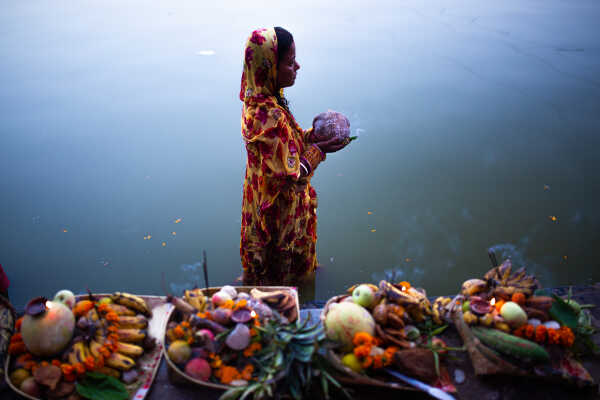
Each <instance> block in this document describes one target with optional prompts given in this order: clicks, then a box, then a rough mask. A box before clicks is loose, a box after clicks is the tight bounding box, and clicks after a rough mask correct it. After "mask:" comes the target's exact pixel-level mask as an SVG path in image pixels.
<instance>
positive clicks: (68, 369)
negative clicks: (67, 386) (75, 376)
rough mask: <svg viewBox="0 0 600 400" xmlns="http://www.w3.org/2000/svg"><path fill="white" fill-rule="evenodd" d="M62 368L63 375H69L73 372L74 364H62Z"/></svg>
mask: <svg viewBox="0 0 600 400" xmlns="http://www.w3.org/2000/svg"><path fill="white" fill-rule="evenodd" d="M60 369H61V371H62V373H63V375H69V374H72V373H73V366H72V365H71V364H60Z"/></svg>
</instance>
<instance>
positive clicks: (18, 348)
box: [8, 342, 27, 356]
mask: <svg viewBox="0 0 600 400" xmlns="http://www.w3.org/2000/svg"><path fill="white" fill-rule="evenodd" d="M26 351H27V348H26V347H25V343H23V342H15V343H11V344H9V345H8V354H10V355H12V356H14V355H17V354H21V353H25V352H26Z"/></svg>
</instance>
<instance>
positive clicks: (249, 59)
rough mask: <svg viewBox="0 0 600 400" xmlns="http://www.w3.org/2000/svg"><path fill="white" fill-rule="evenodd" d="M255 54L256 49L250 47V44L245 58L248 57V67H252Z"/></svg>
mask: <svg viewBox="0 0 600 400" xmlns="http://www.w3.org/2000/svg"><path fill="white" fill-rule="evenodd" d="M253 56H254V50H253V49H252V47H250V46H248V47H246V54H245V58H246V64H248V67H250V64H251V63H252V57H253Z"/></svg>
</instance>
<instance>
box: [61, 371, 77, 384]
mask: <svg viewBox="0 0 600 400" xmlns="http://www.w3.org/2000/svg"><path fill="white" fill-rule="evenodd" d="M63 378H64V380H65V381H67V382H73V381H74V380H75V379H76V377H75V374H74V373H73V372H71V373H69V374H65V373H63Z"/></svg>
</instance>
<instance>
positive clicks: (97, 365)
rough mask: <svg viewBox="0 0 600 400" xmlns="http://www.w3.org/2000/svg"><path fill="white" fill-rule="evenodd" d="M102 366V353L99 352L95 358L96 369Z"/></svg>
mask: <svg viewBox="0 0 600 400" xmlns="http://www.w3.org/2000/svg"><path fill="white" fill-rule="evenodd" d="M102 367H104V357H103V356H102V354H100V355H99V356H98V358H97V359H96V369H100V368H102Z"/></svg>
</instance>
